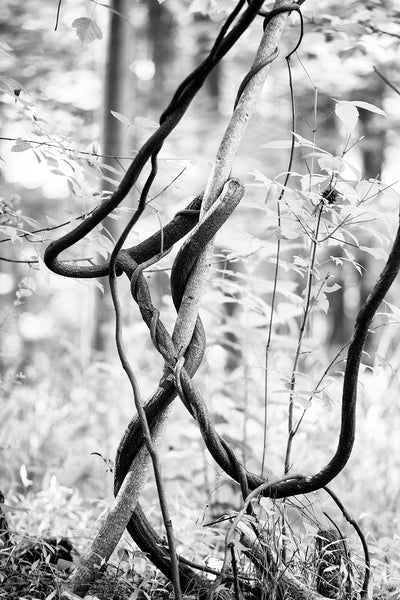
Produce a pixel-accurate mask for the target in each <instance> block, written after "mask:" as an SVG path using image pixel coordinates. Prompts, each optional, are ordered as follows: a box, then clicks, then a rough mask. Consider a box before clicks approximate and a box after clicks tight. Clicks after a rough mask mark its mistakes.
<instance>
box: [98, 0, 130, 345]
mask: <svg viewBox="0 0 400 600" xmlns="http://www.w3.org/2000/svg"><path fill="white" fill-rule="evenodd" d="M110 8H111V10H110V25H109V34H108V36H109V37H108V46H107V56H106V67H105V77H104V112H103V144H102V154H104V155H107V156H112V157H114V156H115V157H116V156H117V155H121V154H122V153H123V150H124V139H123V138H124V133H125V128H126V126H125V125H123V124H122V123H121V122H120V121H119V120H118V119H116V118H115V117H114V116H113V115H112V113H111V111H116V112H119V113H122V114H125V113H126V107H127V104H128V102H127V91H128V90H127V83H128V77H127V75H128V62H129V61H128V58H129V52H128V49H129V44H128V34H129V32H130V29H129V28H130V25H129V23H127V22H126V20H125V19H127V18H128V8H129V0H112V2H111V6H110ZM103 165H104V177H103V181H102V190H103V192H104V191H108V192H111V191H113V188H114V185H113V184H112V183H111V182H110V181H109V180H108V179H109V178H111V179H114V180H115V179H118V176H116V174H115V173H114V174H112V172H111V171H110V170H109V169H108V168H107V167H112V168H114V169H117V170H119V171H120V170H121V168H120V163H119V162H118V160H117V159H116V158H104V159H103ZM104 226H105V228H106V229H107V230H108V231H109V233H110V234H111V236H112V237H113V238H116V237H117V236H118V221H115V220H113V219H107V220H106V222H105V223H104ZM102 283H103V285H104V294H102V293H101V292H100V291H99V290H97V288H96V292H95V294H96V302H95V305H96V308H95V312H96V315H97V318H96V322H95V331H94V337H93V348H94V351H95V353H103V352H104V351H105V349H106V347H107V339H108V338H109V335H108V333H107V329H108V327H107V326H108V325H109V324H110V323H111V322H112V318H113V317H112V314H113V313H112V303H111V297H110V292H109V288H108V283H107V282H106V281H103V282H102Z"/></svg>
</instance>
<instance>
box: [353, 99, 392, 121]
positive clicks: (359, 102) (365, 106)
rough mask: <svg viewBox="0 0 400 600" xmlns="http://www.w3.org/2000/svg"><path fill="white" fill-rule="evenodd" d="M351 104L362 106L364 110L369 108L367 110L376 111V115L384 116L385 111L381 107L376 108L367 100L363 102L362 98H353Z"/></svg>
mask: <svg viewBox="0 0 400 600" xmlns="http://www.w3.org/2000/svg"><path fill="white" fill-rule="evenodd" d="M352 104H354V106H358V107H359V108H363V109H364V110H369V112H373V113H376V114H377V115H383V116H384V117H386V113H385V111H384V110H382V109H381V108H378V107H377V106H375V105H374V104H370V103H369V102H364V101H363V100H353V101H352Z"/></svg>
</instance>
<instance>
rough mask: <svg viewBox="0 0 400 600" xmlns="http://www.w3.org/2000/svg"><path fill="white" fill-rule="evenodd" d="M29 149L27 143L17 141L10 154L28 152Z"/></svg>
mask: <svg viewBox="0 0 400 600" xmlns="http://www.w3.org/2000/svg"><path fill="white" fill-rule="evenodd" d="M30 147H31V145H30V144H29V143H28V142H25V141H24V140H21V139H18V140H17V141H16V142H15V144H14V146H13V147H12V148H11V152H25V151H26V150H29V149H30Z"/></svg>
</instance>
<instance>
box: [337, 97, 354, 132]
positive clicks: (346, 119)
mask: <svg viewBox="0 0 400 600" xmlns="http://www.w3.org/2000/svg"><path fill="white" fill-rule="evenodd" d="M335 113H336V116H337V118H338V119H340V121H342V123H343V125H344V126H345V127H346V128H347V129H348V130H349V131H353V129H354V128H355V126H356V125H357V121H358V110H357V109H356V107H355V106H354V104H353V103H352V102H348V101H345V100H341V101H337V102H336V106H335Z"/></svg>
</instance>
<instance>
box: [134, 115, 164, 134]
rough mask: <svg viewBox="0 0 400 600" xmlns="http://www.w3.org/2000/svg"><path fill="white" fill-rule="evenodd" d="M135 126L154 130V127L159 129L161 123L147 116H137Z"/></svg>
mask: <svg viewBox="0 0 400 600" xmlns="http://www.w3.org/2000/svg"><path fill="white" fill-rule="evenodd" d="M134 123H135V127H138V128H139V129H144V130H145V131H153V130H154V129H158V127H159V125H158V123H157V122H156V121H152V120H151V119H146V118H145V117H136V119H135V121H134Z"/></svg>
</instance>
